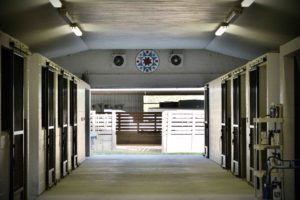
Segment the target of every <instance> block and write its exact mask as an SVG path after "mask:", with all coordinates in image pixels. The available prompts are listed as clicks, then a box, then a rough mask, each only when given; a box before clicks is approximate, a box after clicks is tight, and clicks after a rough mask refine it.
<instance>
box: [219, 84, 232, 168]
mask: <svg viewBox="0 0 300 200" xmlns="http://www.w3.org/2000/svg"><path fill="white" fill-rule="evenodd" d="M221 88H222V90H221V92H222V94H221V101H222V112H221V113H222V124H221V127H222V128H221V144H222V147H221V150H222V153H221V166H222V167H223V168H225V169H231V131H230V130H231V128H230V126H231V118H230V92H229V84H228V81H225V82H223V83H222V85H221Z"/></svg>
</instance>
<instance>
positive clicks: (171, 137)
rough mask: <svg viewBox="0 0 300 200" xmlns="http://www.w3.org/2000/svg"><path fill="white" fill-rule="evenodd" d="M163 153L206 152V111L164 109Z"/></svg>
mask: <svg viewBox="0 0 300 200" xmlns="http://www.w3.org/2000/svg"><path fill="white" fill-rule="evenodd" d="M162 152H163V153H175V152H176V153H180V152H184V153H203V152H204V111H203V110H199V111H194V110H178V111H164V112H163V114H162Z"/></svg>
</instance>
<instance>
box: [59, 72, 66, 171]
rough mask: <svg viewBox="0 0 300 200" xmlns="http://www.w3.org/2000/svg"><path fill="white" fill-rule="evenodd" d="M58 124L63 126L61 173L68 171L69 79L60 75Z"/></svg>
mask: <svg viewBox="0 0 300 200" xmlns="http://www.w3.org/2000/svg"><path fill="white" fill-rule="evenodd" d="M58 125H59V127H60V128H61V136H60V140H61V145H60V149H61V152H60V174H61V177H64V176H66V175H67V173H68V79H67V77H64V75H63V73H62V75H59V76H58Z"/></svg>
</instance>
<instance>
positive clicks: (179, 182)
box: [39, 155, 254, 200]
mask: <svg viewBox="0 0 300 200" xmlns="http://www.w3.org/2000/svg"><path fill="white" fill-rule="evenodd" d="M253 194H254V191H253V188H252V187H251V186H249V185H248V184H247V183H246V182H245V181H244V180H241V179H238V178H235V177H234V176H233V175H232V174H231V173H230V172H228V171H225V170H222V169H221V168H220V167H219V166H218V165H217V164H216V163H214V162H213V161H211V160H208V159H205V158H203V157H202V156H199V155H100V156H94V157H91V158H88V159H87V160H86V161H85V162H84V163H82V164H81V166H80V167H79V168H78V169H77V170H75V171H73V172H72V173H71V174H70V175H69V176H68V177H66V178H64V179H63V180H61V181H60V182H59V183H58V184H57V186H55V187H53V188H52V189H51V190H49V191H47V192H45V193H44V194H42V195H41V196H40V198H39V200H69V199H70V200H71V199H72V200H82V199H90V200H96V199H97V200H102V199H103V200H121V199H122V200H138V199H143V200H179V199H180V200H189V199H190V200H202V199H203V200H204V199H208V200H218V199H220V200H221V199H222V200H226V199H228V200H237V199H243V200H244V199H245V200H246V199H247V200H248V199H249V200H250V199H254V195H253Z"/></svg>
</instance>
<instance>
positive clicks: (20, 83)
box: [1, 47, 27, 200]
mask: <svg viewBox="0 0 300 200" xmlns="http://www.w3.org/2000/svg"><path fill="white" fill-rule="evenodd" d="M1 62H2V63H1V66H2V68H1V77H2V80H1V120H2V121H1V123H2V124H1V129H2V130H1V131H2V132H6V133H7V134H8V137H9V138H11V139H10V140H6V141H5V142H7V143H8V145H6V146H7V147H8V149H7V151H6V152H8V154H9V155H5V157H7V158H8V159H7V160H4V163H8V169H7V170H6V171H8V172H9V173H8V174H7V177H1V178H3V179H6V180H8V181H7V182H9V199H12V200H21V199H24V198H25V192H26V190H25V180H26V179H25V177H26V168H25V166H26V151H25V149H26V148H27V147H26V143H25V141H26V132H25V130H26V129H25V125H26V119H25V117H24V57H23V56H21V55H19V54H17V53H15V52H14V51H13V50H11V49H8V48H5V47H1ZM8 137H7V138H8Z"/></svg>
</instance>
